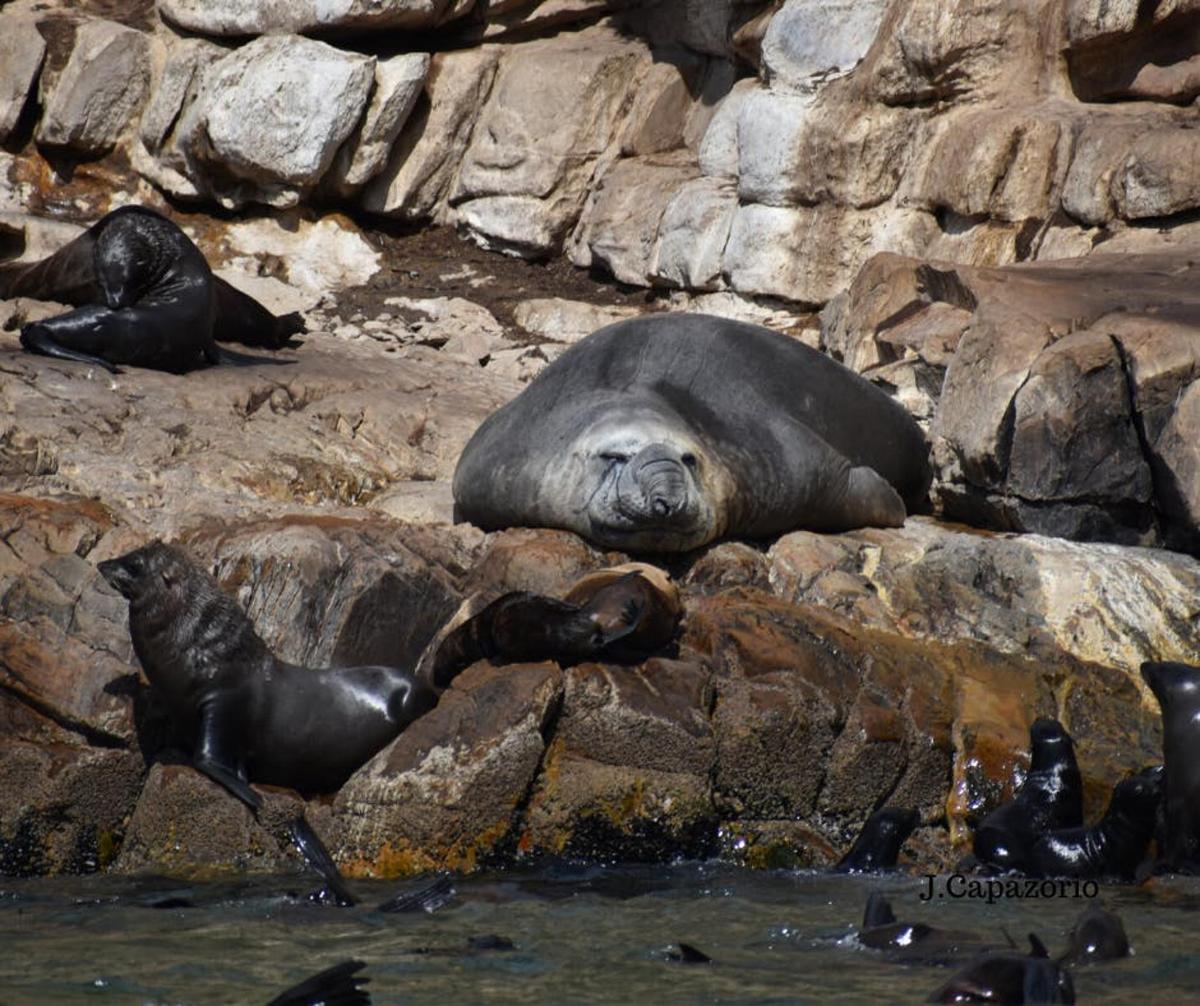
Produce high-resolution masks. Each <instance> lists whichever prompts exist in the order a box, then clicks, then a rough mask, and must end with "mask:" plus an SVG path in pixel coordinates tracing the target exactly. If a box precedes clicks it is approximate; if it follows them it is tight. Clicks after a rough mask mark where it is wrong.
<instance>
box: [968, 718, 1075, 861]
mask: <svg viewBox="0 0 1200 1006" xmlns="http://www.w3.org/2000/svg"><path fill="white" fill-rule="evenodd" d="M1029 747H1030V759H1029V774H1028V775H1027V776H1026V777H1025V783H1024V785H1023V786H1022V787H1021V789H1020V791H1019V792H1018V793H1017V795H1016V796H1015V797H1013V799H1012V800H1010V801H1009V802H1008V803H1005V804H1001V805H1000V806H999V807H997V808H996V809H995V810H993V811H992V812H991V813H990V814H988V815H986V816H985V817H984V819H983V820H982V821H981V822H980V823H979V827H977V828H976V829H975V835H974V842H973V845H974V850H975V857H976V859H978V860H979V862H981V863H984V864H986V865H988V866H992V867H995V868H996V869H999V870H1020V871H1027V870H1028V868H1029V850H1030V847H1031V846H1032V845H1033V843H1034V841H1035V840H1036V839H1037V838H1039V837H1040V836H1041V835H1042V834H1044V833H1045V832H1047V831H1051V830H1055V829H1059V828H1077V827H1079V826H1081V825H1082V824H1083V780H1082V779H1081V778H1080V775H1079V766H1078V765H1077V764H1076V763H1075V745H1074V743H1073V742H1072V741H1071V737H1070V735H1069V734H1068V733H1067V731H1066V730H1064V729H1063V725H1062V724H1061V723H1059V722H1058V720H1055V719H1049V718H1046V717H1043V718H1041V719H1038V720H1035V721H1034V724H1033V726H1032V727H1030V729H1029Z"/></svg>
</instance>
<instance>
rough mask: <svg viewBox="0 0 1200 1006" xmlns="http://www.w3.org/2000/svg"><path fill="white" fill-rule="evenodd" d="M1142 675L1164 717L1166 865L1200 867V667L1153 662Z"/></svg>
mask: <svg viewBox="0 0 1200 1006" xmlns="http://www.w3.org/2000/svg"><path fill="white" fill-rule="evenodd" d="M1142 678H1143V680H1145V682H1146V684H1148V685H1149V686H1150V690H1151V691H1152V692H1154V697H1155V698H1156V699H1158V705H1159V707H1160V708H1161V709H1162V721H1163V731H1162V735H1163V788H1162V798H1163V824H1164V829H1165V832H1164V837H1165V844H1166V847H1165V848H1162V849H1159V850H1158V851H1159V856H1160V857H1161V864H1160V865H1161V867H1162V868H1164V869H1166V870H1168V871H1171V872H1186V873H1197V872H1200V667H1195V666H1192V665H1191V664H1180V663H1174V662H1162V663H1158V662H1154V661H1147V662H1146V663H1144V664H1142Z"/></svg>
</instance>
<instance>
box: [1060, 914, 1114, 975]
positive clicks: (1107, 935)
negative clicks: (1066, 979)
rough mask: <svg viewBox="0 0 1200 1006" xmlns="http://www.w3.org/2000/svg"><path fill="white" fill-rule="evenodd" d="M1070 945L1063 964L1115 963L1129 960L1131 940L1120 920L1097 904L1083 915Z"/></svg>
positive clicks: (1069, 940) (1073, 931) (1076, 926)
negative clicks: (1123, 958) (1126, 958)
mask: <svg viewBox="0 0 1200 1006" xmlns="http://www.w3.org/2000/svg"><path fill="white" fill-rule="evenodd" d="M1067 943H1068V946H1067V952H1066V953H1065V954H1064V955H1063V960H1064V961H1069V962H1070V963H1073V964H1088V963H1092V962H1098V961H1115V960H1120V959H1121V958H1122V957H1128V956H1129V937H1128V936H1126V935H1125V926H1124V925H1123V924H1122V922H1121V918H1120V916H1118V915H1117V914H1116V913H1115V912H1110V911H1107V910H1106V909H1104V908H1101V907H1100V906H1099V905H1097V904H1095V903H1093V904H1090V905H1088V906H1087V908H1085V909H1084V910H1083V911H1082V912H1081V913H1080V915H1079V918H1078V919H1077V920H1076V921H1075V925H1074V927H1073V928H1072V929H1071V934H1070V936H1069V937H1068V938H1067Z"/></svg>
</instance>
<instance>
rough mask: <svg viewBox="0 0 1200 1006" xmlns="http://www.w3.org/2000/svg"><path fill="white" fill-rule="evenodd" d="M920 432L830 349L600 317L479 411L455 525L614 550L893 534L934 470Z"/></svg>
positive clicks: (772, 336)
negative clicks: (553, 530)
mask: <svg viewBox="0 0 1200 1006" xmlns="http://www.w3.org/2000/svg"><path fill="white" fill-rule="evenodd" d="M928 453H929V448H928V444H927V443H926V440H925V437H924V435H923V434H922V433H921V430H920V428H919V427H918V426H917V424H916V423H915V422H914V420H913V419H912V417H911V416H910V415H909V414H908V413H907V412H906V411H905V410H904V408H903V407H901V406H900V405H899V404H897V403H896V402H895V401H893V400H892V399H891V398H890V397H889V396H888V395H887V394H885V393H884V392H883V391H881V390H880V389H879V388H877V387H875V386H874V385H872V384H871V383H870V382H868V381H866V380H864V379H863V378H861V377H859V376H858V375H857V374H855V373H854V372H853V371H851V370H849V369H848V368H846V367H843V366H842V365H841V364H840V363H837V362H836V361H834V360H833V359H831V358H829V357H827V356H825V355H823V354H822V353H819V352H817V351H816V350H814V349H810V348H809V347H807V346H805V345H803V344H801V343H799V342H797V341H795V340H793V339H789V338H787V337H786V336H783V335H780V334H779V333H777V332H772V331H770V330H769V329H766V328H760V327H759V326H756V325H746V324H742V323H741V322H735V321H728V320H726V319H723V318H714V317H709V316H706V315H686V314H658V315H653V316H648V317H643V318H635V319H632V320H629V321H622V322H618V323H617V324H615V325H609V326H608V327H606V328H602V329H600V330H599V331H597V332H593V333H592V334H591V335H589V336H588V337H587V338H585V339H583V340H582V341H581V342H579V343H577V344H576V345H574V346H572V347H571V348H570V349H568V350H567V351H566V352H565V353H563V354H562V356H560V357H559V358H558V359H557V360H555V361H554V362H553V363H552V364H550V366H549V367H547V368H546V369H545V370H544V371H543V372H542V373H541V374H540V375H538V377H537V378H536V379H535V380H534V381H533V382H532V383H531V384H530V385H529V387H527V388H526V389H525V390H524V391H523V392H522V393H521V394H520V395H518V396H517V397H516V398H515V399H514V400H513V401H511V402H509V403H508V404H507V405H505V406H504V407H503V408H501V409H500V410H499V411H497V412H496V413H494V414H493V415H491V416H490V417H488V419H487V420H486V421H485V422H484V423H483V425H481V426H480V427H479V429H478V430H477V431H476V432H475V435H474V436H473V437H472V438H471V440H470V442H469V443H468V444H467V446H466V448H465V449H464V451H463V453H462V457H461V458H460V459H459V462H458V468H457V470H456V471H455V473H454V499H455V504H456V507H457V514H458V517H459V519H461V520H467V521H470V522H472V523H474V524H477V525H478V526H480V527H482V528H484V529H486V530H494V529H498V528H505V527H513V526H541V527H558V528H565V529H566V530H569V531H574V532H576V533H577V534H580V535H582V536H583V537H585V538H588V539H590V540H591V541H593V542H596V543H598V544H600V545H603V546H606V547H612V548H619V549H622V550H626V551H649V552H682V551H686V550H689V549H693V548H697V547H699V546H701V545H704V544H706V543H707V542H710V541H713V540H715V539H718V538H723V537H727V536H740V537H748V538H765V537H769V536H772V535H778V534H781V533H783V532H785V531H791V530H795V529H797V528H809V529H812V530H817V531H844V530H848V529H851V528H856V527H862V526H864V525H870V526H882V527H897V526H899V525H901V524H903V523H904V518H905V515H906V512H907V511H906V507H907V508H910V509H911V508H912V507H914V506H916V505H917V504H919V503H920V502H921V501H922V500H923V499H924V497H925V493H926V490H927V489H928V487H929V483H930V480H931V477H932V470H931V468H930V465H929V460H928Z"/></svg>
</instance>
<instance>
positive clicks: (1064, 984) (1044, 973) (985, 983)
mask: <svg viewBox="0 0 1200 1006" xmlns="http://www.w3.org/2000/svg"><path fill="white" fill-rule="evenodd" d="M1029 945H1030V953H1028V954H1018V953H994V954H985V955H984V956H982V957H978V958H976V959H975V960H974V961H972V962H971V963H970V964H967V965H966V966H965V967H964V968H963V969H962V970H961V971H959V972H958V973H957V974H955V975H954V976H953V977H952V978H951V979H950V980H949V981H948V982H946V983H945V984H944V985H943V986H942V987H941V988H939V989H938V990H937V991H936V992H934V993H933V995H931V996H930V997H929V998H928V999H926V1000H925V1001H926V1002H931V1003H973V1002H986V1003H1005V1004H1008V1006H1012V1004H1019V1003H1073V1002H1075V983H1074V982H1073V981H1072V980H1071V975H1070V972H1068V971H1067V970H1066V969H1065V968H1063V967H1061V966H1060V965H1059V963H1058V962H1057V961H1052V960H1050V955H1049V954H1048V953H1047V952H1046V947H1045V945H1044V944H1043V943H1042V941H1041V940H1039V939H1038V938H1037V937H1036V936H1034V935H1033V933H1030V934H1029Z"/></svg>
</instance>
